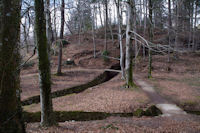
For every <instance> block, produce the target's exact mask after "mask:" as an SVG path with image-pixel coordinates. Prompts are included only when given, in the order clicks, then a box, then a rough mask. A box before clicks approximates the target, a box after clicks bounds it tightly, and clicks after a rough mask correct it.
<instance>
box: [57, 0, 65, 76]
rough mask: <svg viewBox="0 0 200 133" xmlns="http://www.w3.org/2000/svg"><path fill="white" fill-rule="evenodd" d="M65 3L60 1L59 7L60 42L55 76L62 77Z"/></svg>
mask: <svg viewBox="0 0 200 133" xmlns="http://www.w3.org/2000/svg"><path fill="white" fill-rule="evenodd" d="M64 9H65V1H64V0H62V7H61V28H60V39H61V42H60V44H59V55H58V70H57V75H62V46H63V45H62V39H63V34H64V23H65V10H64Z"/></svg>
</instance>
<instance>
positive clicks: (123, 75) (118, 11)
mask: <svg viewBox="0 0 200 133" xmlns="http://www.w3.org/2000/svg"><path fill="white" fill-rule="evenodd" d="M115 4H116V6H117V18H118V40H119V45H120V67H121V73H122V79H125V71H124V66H125V65H124V51H123V42H122V19H121V17H122V16H121V14H120V0H118V1H116V0H115Z"/></svg>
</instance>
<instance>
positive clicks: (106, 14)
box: [104, 0, 108, 51]
mask: <svg viewBox="0 0 200 133" xmlns="http://www.w3.org/2000/svg"><path fill="white" fill-rule="evenodd" d="M104 4H105V10H106V12H105V44H104V51H107V50H108V48H107V30H108V1H107V0H104Z"/></svg>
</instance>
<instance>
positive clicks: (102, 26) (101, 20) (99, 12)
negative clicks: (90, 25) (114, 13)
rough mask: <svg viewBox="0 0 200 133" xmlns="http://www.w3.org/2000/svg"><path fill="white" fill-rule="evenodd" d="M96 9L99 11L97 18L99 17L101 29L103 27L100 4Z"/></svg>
mask: <svg viewBox="0 0 200 133" xmlns="http://www.w3.org/2000/svg"><path fill="white" fill-rule="evenodd" d="M98 9H99V17H100V22H101V27H103V20H102V16H101V14H102V13H101V4H100V3H99V4H98Z"/></svg>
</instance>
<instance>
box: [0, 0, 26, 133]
mask: <svg viewBox="0 0 200 133" xmlns="http://www.w3.org/2000/svg"><path fill="white" fill-rule="evenodd" d="M20 9H21V2H20V0H1V1H0V19H1V20H0V26H1V28H0V83H1V84H0V132H1V133H8V132H9V133H24V132H25V127H24V123H23V121H22V114H21V113H22V110H21V105H20V81H19V71H17V67H18V66H19V61H20V55H19V36H20Z"/></svg>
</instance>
